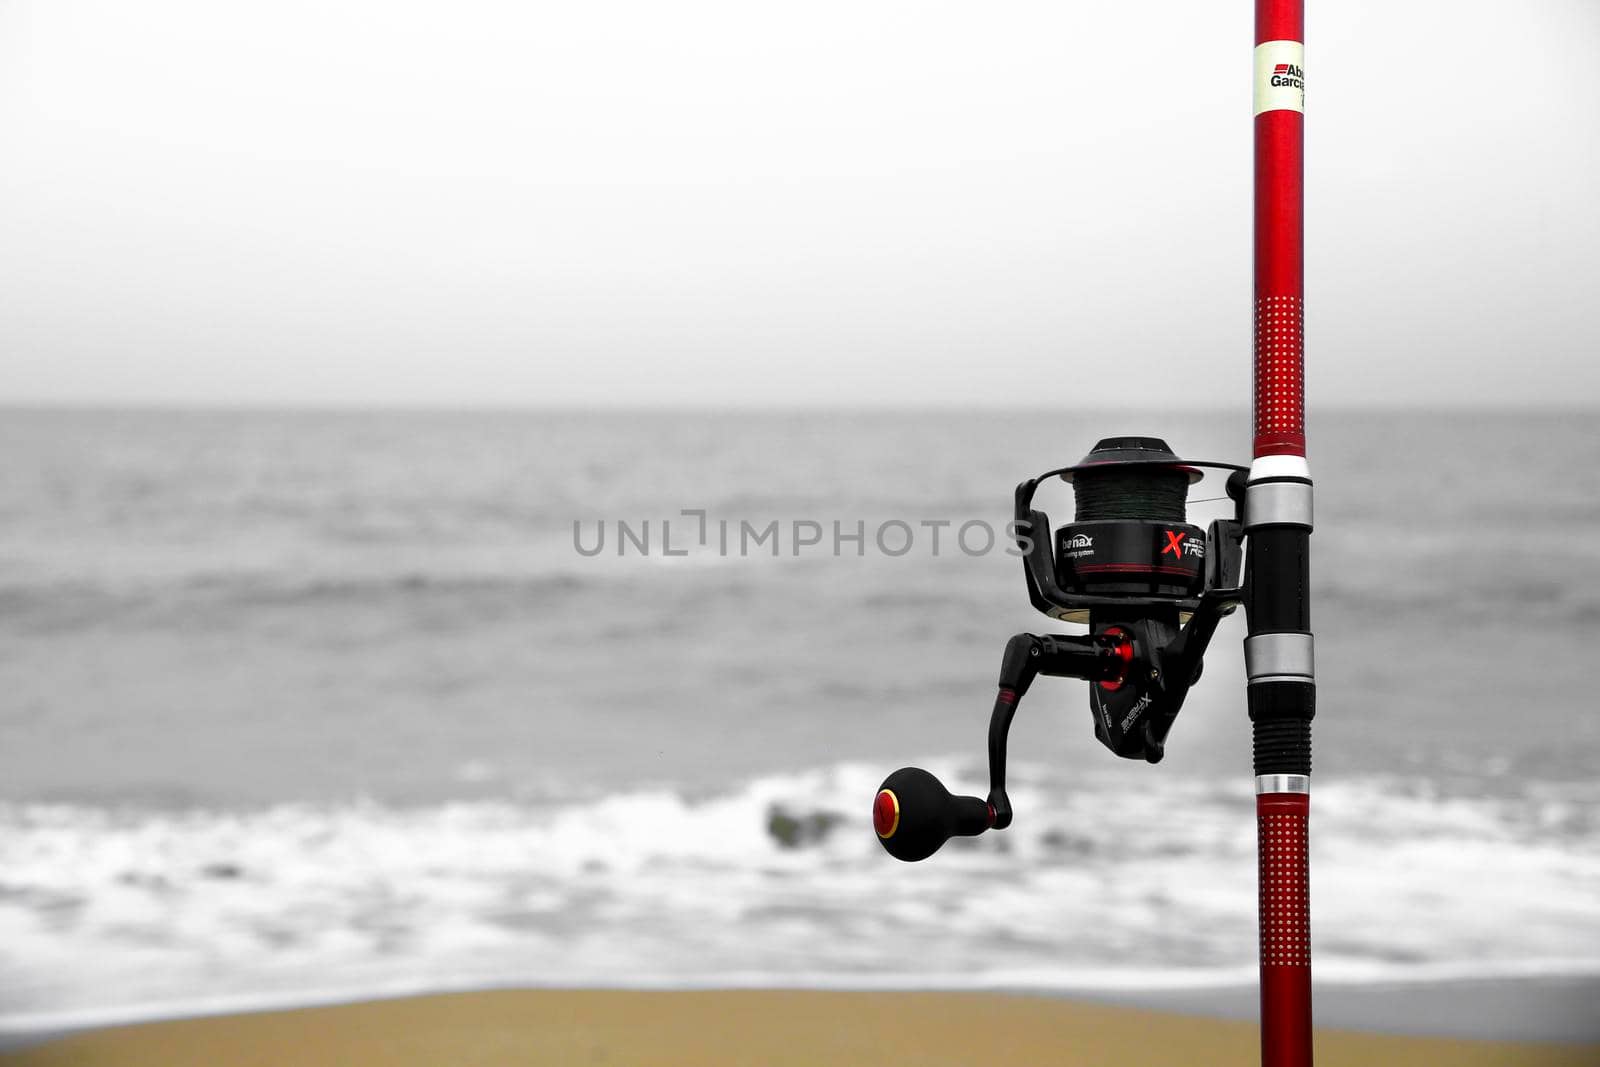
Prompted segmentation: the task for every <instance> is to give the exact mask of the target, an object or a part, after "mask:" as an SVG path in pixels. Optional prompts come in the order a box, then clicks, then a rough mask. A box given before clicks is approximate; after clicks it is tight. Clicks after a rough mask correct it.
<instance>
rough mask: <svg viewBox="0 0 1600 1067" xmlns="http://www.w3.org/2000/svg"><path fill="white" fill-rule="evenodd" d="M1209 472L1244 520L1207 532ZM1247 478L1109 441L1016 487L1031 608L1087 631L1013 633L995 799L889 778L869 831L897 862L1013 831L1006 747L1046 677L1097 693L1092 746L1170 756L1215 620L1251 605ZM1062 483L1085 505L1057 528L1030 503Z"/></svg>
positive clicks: (994, 741) (997, 730)
mask: <svg viewBox="0 0 1600 1067" xmlns="http://www.w3.org/2000/svg"><path fill="white" fill-rule="evenodd" d="M1204 469H1218V470H1225V471H1227V472H1229V473H1228V483H1227V495H1228V497H1229V498H1231V499H1232V500H1233V501H1234V504H1235V515H1234V517H1233V518H1231V519H1221V520H1218V521H1216V522H1213V523H1211V524H1210V527H1209V528H1208V529H1206V530H1201V529H1200V528H1199V527H1198V526H1194V525H1191V524H1190V523H1188V521H1187V516H1186V510H1185V500H1186V497H1187V494H1188V490H1189V486H1190V485H1191V484H1192V483H1194V482H1196V481H1199V480H1200V478H1201V477H1202V475H1203V473H1204ZM1245 475H1246V470H1245V468H1243V467H1239V466H1237V465H1235V464H1229V463H1210V462H1205V463H1201V462H1194V461H1188V460H1180V459H1179V458H1178V457H1177V456H1176V455H1175V454H1173V452H1172V450H1171V449H1169V448H1168V447H1167V445H1166V443H1165V442H1164V441H1162V440H1160V439H1159V438H1151V437H1113V438H1107V439H1105V440H1103V441H1101V442H1100V443H1099V444H1097V445H1095V447H1094V449H1093V450H1092V451H1090V453H1089V455H1088V456H1086V457H1084V460H1083V462H1081V463H1078V464H1076V465H1074V466H1071V467H1062V468H1058V469H1056V470H1052V471H1047V472H1045V473H1044V474H1041V475H1039V476H1038V477H1037V478H1031V479H1029V480H1028V481H1025V482H1023V483H1022V484H1021V485H1019V486H1017V490H1016V498H1015V504H1016V516H1015V523H1014V529H1015V530H1016V538H1017V546H1018V548H1019V550H1020V551H1021V553H1022V562H1023V575H1024V579H1025V581H1026V583H1027V588H1028V599H1029V600H1030V601H1031V602H1032V604H1033V606H1034V607H1035V608H1037V609H1038V610H1039V611H1041V612H1042V613H1044V614H1045V615H1047V616H1049V617H1050V618H1053V619H1058V620H1061V621H1064V622H1076V623H1084V624H1087V625H1088V627H1089V632H1088V634H1086V635H1082V636H1076V635H1065V634H1055V635H1035V634H1017V635H1016V636H1015V637H1013V638H1011V640H1010V641H1009V642H1008V643H1007V645H1006V651H1005V655H1004V657H1003V658H1002V661H1001V667H1000V684H999V693H998V695H997V696H996V700H995V705H994V710H993V711H992V713H991V715H990V721H989V796H988V799H987V800H980V799H978V798H977V797H961V796H952V795H951V794H950V793H949V792H948V791H947V790H945V788H944V787H943V786H942V785H941V784H939V782H938V780H937V779H936V778H934V777H933V776H932V775H931V774H929V773H928V772H927V771H924V770H921V769H919V768H915V767H905V768H901V769H900V770H898V771H896V772H895V773H894V774H891V775H890V776H889V777H888V778H887V779H886V780H885V781H884V783H883V785H882V786H881V787H880V788H879V791H878V795H877V797H876V798H875V800H874V804H873V824H874V827H875V829H876V830H877V833H878V839H879V842H880V843H881V844H882V845H883V846H884V848H885V849H886V850H888V852H889V853H890V854H891V855H893V856H896V857H897V858H899V859H904V860H920V859H925V858H926V857H927V856H929V855H932V853H933V852H934V851H936V850H937V849H938V848H939V846H940V845H942V844H943V843H944V841H945V840H947V839H948V838H949V837H951V836H972V835H974V834H978V833H983V832H984V831H986V830H989V829H1003V828H1004V827H1006V826H1007V825H1009V824H1010V822H1011V817H1012V812H1011V803H1010V800H1009V798H1008V797H1007V796H1006V791H1005V759H1006V742H1007V737H1008V734H1009V731H1010V726H1011V719H1012V717H1013V716H1014V715H1015V713H1016V708H1017V706H1018V704H1019V703H1020V702H1021V699H1022V696H1023V694H1025V693H1026V692H1027V691H1028V688H1029V687H1030V686H1031V685H1032V684H1033V680H1034V679H1035V678H1036V677H1038V676H1039V675H1041V674H1044V675H1050V676H1056V677H1071V678H1082V679H1085V680H1087V681H1088V682H1089V683H1090V687H1089V708H1090V713H1091V717H1092V719H1093V722H1094V732H1095V737H1096V738H1097V739H1099V741H1100V742H1101V743H1102V744H1104V745H1105V746H1106V747H1107V748H1109V749H1110V750H1111V751H1112V752H1114V753H1116V754H1117V755H1118V756H1121V757H1123V758H1125V759H1142V760H1145V761H1148V762H1150V763H1156V762H1159V761H1160V760H1161V758H1162V756H1163V755H1165V752H1166V739H1167V734H1168V732H1169V731H1170V730H1171V728H1172V724H1173V721H1174V720H1175V719H1176V718H1177V715H1178V711H1179V709H1180V708H1181V707H1182V706H1183V701H1184V698H1185V697H1187V696H1188V693H1189V688H1190V687H1191V686H1192V685H1193V684H1194V683H1195V682H1196V681H1197V680H1198V679H1199V677H1200V670H1201V662H1202V657H1203V655H1204V653H1205V649H1206V646H1207V645H1208V644H1209V643H1210V640H1211V637H1212V635H1213V634H1214V633H1215V632H1216V627H1217V623H1218V622H1219V621H1220V620H1221V619H1222V617H1223V616H1225V615H1228V614H1231V613H1232V612H1233V610H1234V609H1235V608H1236V607H1237V606H1238V604H1239V602H1240V599H1241V598H1242V595H1243V590H1242V589H1241V588H1240V573H1241V567H1240V562H1241V556H1242V551H1241V542H1242V532H1243V526H1242V522H1241V518H1240V516H1239V514H1238V513H1239V509H1240V507H1241V506H1242V501H1243V492H1244V479H1245ZM1055 477H1059V478H1061V479H1062V480H1063V481H1066V482H1069V483H1071V484H1072V486H1073V491H1074V495H1075V498H1076V505H1077V506H1076V512H1075V514H1074V516H1073V521H1072V522H1070V523H1068V524H1066V525H1064V526H1062V527H1060V528H1059V529H1056V530H1054V531H1052V529H1051V525H1050V518H1049V516H1048V515H1046V514H1045V513H1044V512H1043V511H1040V510H1037V509H1035V508H1034V507H1033V498H1034V494H1035V492H1036V491H1037V489H1038V488H1039V486H1040V484H1041V483H1043V482H1044V481H1046V480H1047V479H1050V478H1055ZM891 815H892V817H891Z"/></svg>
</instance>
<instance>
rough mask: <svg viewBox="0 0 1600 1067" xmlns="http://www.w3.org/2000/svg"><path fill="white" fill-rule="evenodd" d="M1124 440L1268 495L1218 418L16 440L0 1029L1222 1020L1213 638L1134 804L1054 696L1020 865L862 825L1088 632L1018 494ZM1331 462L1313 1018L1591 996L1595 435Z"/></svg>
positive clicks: (1522, 420)
mask: <svg viewBox="0 0 1600 1067" xmlns="http://www.w3.org/2000/svg"><path fill="white" fill-rule="evenodd" d="M1130 433H1131V434H1148V435H1159V436H1161V437H1163V438H1165V439H1166V440H1167V441H1168V442H1169V443H1170V444H1171V445H1172V446H1173V447H1174V448H1175V449H1176V450H1178V451H1179V452H1180V453H1181V454H1182V455H1184V456H1186V457H1188V458H1195V459H1211V460H1221V461H1234V462H1248V459H1249V431H1248V420H1247V418H1246V416H1245V415H1244V413H1242V412H1214V413H1199V414H1196V413H1161V412H1122V413H1117V412H1104V411H1095V412H1087V411H1074V410H1071V409H1067V408H1064V409H1061V410H1044V411H1033V412H1022V413H1009V414H1008V413H1000V412H990V413H976V414H975V413H966V412H919V413H867V412H843V411H841V412H772V413H742V414H725V413H714V412H688V413H662V412H654V413H642V412H640V413H634V412H610V413H589V412H562V413H553V412H475V413H467V412H453V413H444V412H372V413H339V412H334V413H330V412H322V413H317V412H265V411H256V412H229V411H212V412H197V411H181V412H180V411H87V410H84V411H49V410H15V409H13V410H6V411H4V412H0V1030H7V1029H10V1030H39V1029H44V1028H51V1027H63V1026H72V1025H85V1024H89V1023H97V1022H111V1021H118V1020H126V1019H136V1018H148V1017H154V1016H160V1015H173V1014H186V1013H194V1012H203V1011H213V1010H226V1009H233V1008H247V1007H261V1006H268V1005H275V1004H297V1003H307V1002H314V1001H325V1000H339V999H349V998H355V997H362V996H372V995H384V994H390V993H400V992H413V991H422V990H443V989H462V988H481V987H493V986H535V987H537V986H602V987H609V986H623V987H638V988H703V987H730V986H788V987H809V986H818V987H834V988H912V987H915V988H954V989H961V988H1005V989H1033V990H1043V991H1063V992H1071V991H1089V992H1092V991H1101V992H1103V991H1116V990H1137V989H1147V988H1157V987H1159V988H1184V989H1204V988H1210V987H1213V986H1217V987H1220V986H1224V985H1230V984H1238V983H1242V982H1248V981H1250V980H1251V979H1252V978H1253V975H1254V966H1255V959H1256V920H1255V901H1256V895H1255V877H1256V869H1255V859H1254V855H1255V821H1254V818H1253V797H1252V792H1253V782H1252V777H1251V773H1252V772H1251V765H1250V737H1249V723H1248V721H1247V717H1246V714H1245V708H1244V700H1243V694H1244V675H1243V665H1242V655H1241V651H1240V642H1241V640H1242V637H1243V619H1242V617H1239V616H1236V617H1233V618H1230V619H1227V620H1225V621H1224V623H1223V625H1222V627H1221V628H1220V630H1219V632H1218V635H1217V637H1216V639H1215V641H1214V643H1213V645H1212V650H1211V652H1210V655H1209V657H1208V660H1207V664H1206V671H1205V676H1204V678H1203V679H1202V681H1201V682H1200V684H1199V685H1198V686H1197V688H1196V689H1195V690H1194V692H1193V693H1192V695H1191V696H1190V698H1189V701H1188V704H1187V705H1186V706H1185V708H1184V710H1183V712H1182V714H1181V715H1180V717H1179V718H1178V720H1177V723H1176V725H1175V726H1174V728H1173V731H1172V734H1171V736H1170V738H1169V740H1168V746H1167V753H1168V754H1167V758H1166V759H1165V761H1164V762H1162V763H1160V764H1159V765H1155V766H1151V765H1148V764H1145V763H1142V762H1140V763H1134V762H1129V761H1124V760H1119V759H1117V758H1116V757H1115V756H1113V755H1112V754H1111V753H1110V752H1108V751H1106V750H1105V749H1103V748H1101V747H1100V746H1099V745H1098V744H1097V743H1096V742H1095V740H1094V738H1093V731H1092V725H1091V721H1090V716H1089V710H1088V698H1087V694H1086V690H1085V687H1084V686H1083V684H1082V683H1079V682H1072V681H1067V680H1057V679H1041V680H1040V681H1039V682H1037V683H1036V684H1035V686H1034V688H1033V690H1032V691H1031V692H1030V694H1029V695H1028V698H1027V700H1026V702H1025V703H1024V705H1023V707H1022V708H1021V710H1020V711H1019V713H1018V715H1017V719H1016V722H1015V724H1014V726H1013V729H1012V735H1011V737H1012V745H1011V751H1012V778H1013V781H1014V786H1013V789H1012V798H1013V801H1014V806H1015V809H1016V821H1015V823H1014V825H1013V826H1012V827H1011V828H1010V829H1008V830H1005V831H1003V832H993V833H989V834H986V835H984V836H982V837H978V838H974V839H966V840H958V841H954V842H952V843H951V844H949V845H948V846H946V848H945V849H944V850H943V851H942V852H940V853H939V854H938V855H936V856H935V857H933V858H932V859H930V860H928V861H926V862H923V863H920V864H914V865H913V864H901V863H899V862H897V861H895V860H893V859H891V858H889V857H888V856H887V855H885V854H884V853H883V851H882V850H881V849H880V848H879V846H878V844H877V842H876V840H875V838H874V835H873V832H872V828H871V817H870V810H871V802H872V798H873V795H874V793H875V791H876V788H877V785H878V783H879V782H880V781H881V780H882V778H883V777H884V776H885V775H886V774H887V773H888V772H889V771H892V770H894V769H895V768H897V767H900V766H904V765H908V764H916V765H920V766H926V767H928V768H930V769H932V770H934V771H935V772H936V773H937V774H939V775H940V776H941V777H942V778H943V779H944V780H945V781H946V782H947V783H948V784H950V785H951V786H952V788H954V789H957V790H958V791H962V792H973V793H978V794H980V795H981V794H982V793H983V792H984V790H985V788H986V781H987V777H986V770H985V762H984V760H985V755H984V740H985V736H986V729H987V717H988V712H989V708H990V704H991V701H992V698H993V690H994V685H995V678H996V674H997V671H998V668H999V662H1000V653H1001V650H1002V648H1003V647H1004V645H1005V642H1006V640H1007V638H1009V637H1010V636H1011V635H1012V634H1015V633H1018V632H1023V631H1029V632H1056V631H1061V630H1063V629H1066V630H1071V629H1075V628H1073V627H1064V626H1062V625H1061V624H1056V623H1053V622H1052V621H1050V620H1047V619H1046V618H1044V617H1043V616H1041V615H1039V614H1037V613H1035V612H1034V611H1033V610H1032V609H1031V608H1030V607H1029V605H1028V601H1027V598H1026V593H1025V590H1024V586H1023V582H1022V573H1021V565H1020V563H1019V562H1018V560H1017V559H1016V558H1015V557H1014V556H1012V555H1010V554H1008V553H1007V552H1006V551H1005V547H1006V542H1005V540H1004V528H1005V523H1006V521H1007V520H1008V519H1009V518H1010V515H1009V510H1010V507H1011V499H1012V490H1013V488H1014V486H1015V485H1016V483H1017V482H1018V481H1020V480H1022V479H1023V478H1026V477H1028V476H1030V475H1032V474H1035V473H1038V472H1040V471H1043V470H1046V469H1049V468H1053V467H1058V466H1062V465H1065V464H1069V463H1072V462H1075V461H1076V460H1078V459H1079V458H1080V457H1081V456H1082V455H1083V454H1084V453H1085V452H1086V451H1087V450H1088V449H1089V448H1090V446H1091V445H1093V443H1094V442H1095V441H1096V440H1097V439H1098V438H1100V437H1102V436H1107V435H1112V434H1130ZM1309 436H1310V441H1311V450H1310V451H1311V455H1310V461H1311V465H1312V470H1313V472H1314V474H1315V476H1316V482H1317V516H1316V520H1317V528H1316V533H1315V535H1314V537H1313V546H1314V559H1313V580H1312V585H1313V593H1314V608H1313V625H1314V628H1315V630H1316V641H1317V670H1318V684H1319V703H1318V713H1317V718H1316V723H1315V737H1316V740H1315V774H1314V779H1313V780H1314V787H1313V816H1312V864H1313V865H1312V885H1313V902H1312V928H1313V939H1314V946H1315V969H1316V973H1317V976H1318V980H1319V981H1321V982H1333V983H1340V982H1343V983H1354V984H1359V983H1382V982H1404V981H1412V980H1415V981H1433V980H1440V979H1447V978H1453V977H1466V978H1474V977H1497V978H1504V979H1511V980H1515V979H1517V978H1519V977H1521V976H1527V977H1535V976H1549V975H1568V976H1575V977H1578V978H1583V979H1588V980H1594V981H1597V982H1600V776H1597V771H1600V699H1597V697H1596V674H1595V663H1596V657H1597V650H1600V416H1597V415H1595V414H1559V413H1556V414H1552V413H1532V414H1530V413H1520V414H1519V413H1514V412H1495V411H1472V412H1427V411H1404V412H1359V411H1346V412H1327V413H1322V414H1319V415H1317V416H1316V417H1315V418H1314V419H1313V421H1312V423H1311V425H1310V427H1309ZM1221 496H1222V490H1221V488H1220V486H1218V485H1217V484H1215V483H1214V482H1213V481H1209V480H1208V481H1203V482H1201V483H1199V484H1198V485H1196V486H1195V487H1194V488H1193V490H1192V491H1191V500H1192V503H1191V505H1190V515H1191V519H1192V521H1199V522H1201V523H1204V522H1205V521H1206V520H1207V519H1208V518H1210V517H1216V516H1218V515H1221V514H1223V508H1224V503H1223V502H1222V501H1221V500H1219V499H1218V498H1220V497H1221ZM1040 500H1041V503H1042V504H1043V506H1044V507H1045V509H1046V510H1047V511H1049V512H1050V514H1051V515H1052V517H1053V518H1054V519H1055V521H1057V522H1058V523H1059V522H1065V521H1067V520H1068V519H1069V518H1070V516H1071V496H1070V490H1069V488H1068V487H1066V486H1063V485H1059V484H1053V485H1050V486H1047V487H1045V488H1044V489H1042V490H1041V491H1040ZM986 530H987V531H990V532H991V533H993V534H995V535H996V536H995V537H994V538H993V543H992V544H991V543H988V538H986V537H985V531H986ZM746 531H753V532H754V533H756V534H758V535H760V534H765V535H766V536H765V537H764V538H762V539H756V540H755V543H754V544H753V545H752V544H750V541H751V540H752V538H751V537H750V536H749V533H747V532H746ZM858 532H859V533H860V534H861V536H860V538H859V539H855V538H854V537H853V536H852V535H855V534H857V533H858ZM935 535H939V536H940V538H941V540H940V541H939V542H938V543H937V544H935V543H934V540H933V539H934V536H935ZM724 541H726V544H724ZM1597 988H1600V986H1597Z"/></svg>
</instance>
